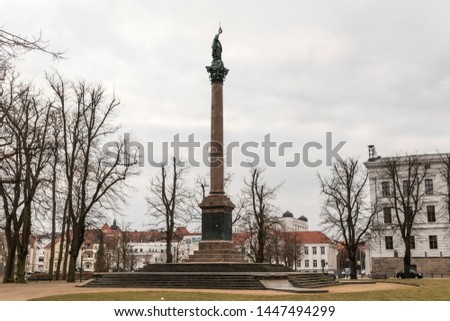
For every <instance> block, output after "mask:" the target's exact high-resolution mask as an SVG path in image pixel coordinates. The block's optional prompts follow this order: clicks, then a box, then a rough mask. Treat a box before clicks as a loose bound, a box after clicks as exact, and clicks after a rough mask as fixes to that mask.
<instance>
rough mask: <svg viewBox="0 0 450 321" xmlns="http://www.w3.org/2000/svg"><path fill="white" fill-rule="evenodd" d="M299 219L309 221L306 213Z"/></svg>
mask: <svg viewBox="0 0 450 321" xmlns="http://www.w3.org/2000/svg"><path fill="white" fill-rule="evenodd" d="M298 219H299V220H300V221H305V222H308V218H307V217H306V216H304V215H302V216H300V217H299V218H298Z"/></svg>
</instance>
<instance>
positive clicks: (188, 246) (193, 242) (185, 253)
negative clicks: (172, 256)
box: [178, 234, 202, 261]
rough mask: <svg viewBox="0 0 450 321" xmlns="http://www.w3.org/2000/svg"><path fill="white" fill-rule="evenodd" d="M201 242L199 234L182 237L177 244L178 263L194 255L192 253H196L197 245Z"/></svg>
mask: <svg viewBox="0 0 450 321" xmlns="http://www.w3.org/2000/svg"><path fill="white" fill-rule="evenodd" d="M201 240H202V235H201V234H188V235H185V236H183V238H182V239H181V241H180V243H179V249H178V251H179V255H180V261H184V260H185V259H188V258H189V255H192V254H194V251H198V245H199V243H200V241H201Z"/></svg>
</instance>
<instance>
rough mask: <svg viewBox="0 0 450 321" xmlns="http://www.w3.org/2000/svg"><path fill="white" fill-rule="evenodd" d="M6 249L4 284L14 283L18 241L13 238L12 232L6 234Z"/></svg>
mask: <svg viewBox="0 0 450 321" xmlns="http://www.w3.org/2000/svg"><path fill="white" fill-rule="evenodd" d="M8 235H9V236H8ZM6 247H7V255H6V259H5V270H4V272H3V283H12V282H14V265H15V264H14V263H15V261H16V250H17V243H16V239H15V238H13V237H11V231H9V232H7V233H6Z"/></svg>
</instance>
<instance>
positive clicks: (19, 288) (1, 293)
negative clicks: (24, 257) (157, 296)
mask: <svg viewBox="0 0 450 321" xmlns="http://www.w3.org/2000/svg"><path fill="white" fill-rule="evenodd" d="M404 287H405V285H401V284H394V283H376V284H348V285H339V286H332V287H325V288H322V289H324V290H328V291H329V292H330V293H342V292H359V291H381V290H393V289H401V288H404ZM120 291H181V292H215V293H240V294H253V295H255V294H256V295H298V294H295V293H289V292H283V291H271V290H239V291H238V290H206V289H201V290H200V289H133V288H79V287H76V284H73V283H66V282H64V281H54V282H46V281H40V282H30V283H27V284H3V283H0V301H26V300H30V299H34V298H40V297H46V296H50V295H60V294H73V293H96V292H120Z"/></svg>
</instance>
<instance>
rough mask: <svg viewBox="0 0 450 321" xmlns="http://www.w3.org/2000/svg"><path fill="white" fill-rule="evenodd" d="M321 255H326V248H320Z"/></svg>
mask: <svg viewBox="0 0 450 321" xmlns="http://www.w3.org/2000/svg"><path fill="white" fill-rule="evenodd" d="M320 254H325V246H321V247H320Z"/></svg>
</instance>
